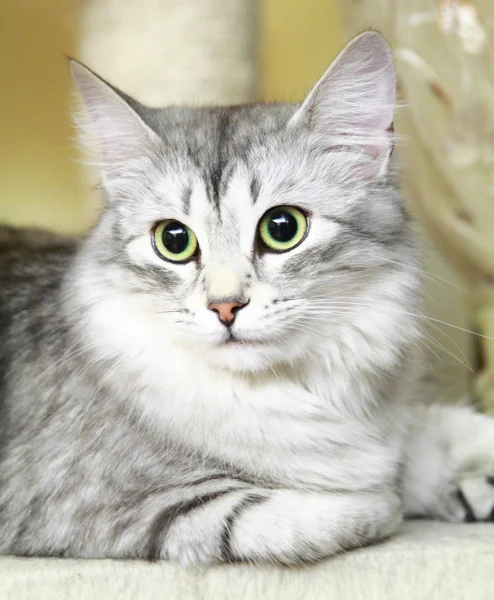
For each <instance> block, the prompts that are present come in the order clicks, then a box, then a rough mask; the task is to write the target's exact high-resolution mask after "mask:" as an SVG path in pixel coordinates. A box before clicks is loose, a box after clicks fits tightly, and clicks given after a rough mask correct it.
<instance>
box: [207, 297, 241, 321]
mask: <svg viewBox="0 0 494 600" xmlns="http://www.w3.org/2000/svg"><path fill="white" fill-rule="evenodd" d="M243 306H245V304H242V303H241V302H214V303H213V304H209V305H208V308H209V310H212V311H214V312H215V313H218V318H219V320H220V321H221V322H222V323H223V325H226V326H227V327H228V326H229V325H231V324H232V323H233V321H235V313H236V312H237V311H239V310H240V309H241V308H242V307H243Z"/></svg>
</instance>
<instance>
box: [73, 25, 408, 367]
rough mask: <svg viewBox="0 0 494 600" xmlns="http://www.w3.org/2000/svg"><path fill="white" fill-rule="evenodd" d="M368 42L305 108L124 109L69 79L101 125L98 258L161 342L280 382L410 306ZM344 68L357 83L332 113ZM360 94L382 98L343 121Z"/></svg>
mask: <svg viewBox="0 0 494 600" xmlns="http://www.w3.org/2000/svg"><path fill="white" fill-rule="evenodd" d="M369 35H370V38H369ZM369 35H368V36H364V38H360V39H361V40H362V41H360V42H358V41H357V43H355V42H354V46H353V49H352V48H350V50H347V51H346V53H345V54H344V55H343V56H342V58H340V61H339V62H338V63H337V66H336V67H334V68H333V70H332V71H331V72H330V73H328V74H326V75H325V76H324V77H323V79H322V80H321V82H319V84H318V86H316V88H315V90H314V92H312V94H311V95H310V96H309V98H308V99H307V101H306V102H305V103H304V105H303V106H302V107H301V108H299V109H297V108H296V107H290V106H252V107H236V108H228V109H195V110H194V109H163V110H159V111H156V110H150V109H146V108H143V107H140V106H137V105H136V104H135V103H132V101H131V104H133V108H132V109H131V108H129V106H128V104H124V101H123V100H122V99H120V98H119V97H118V96H116V95H115V94H114V92H113V91H111V90H109V89H108V88H106V87H104V84H102V83H101V82H99V81H98V80H97V79H96V78H94V77H93V76H92V75H89V74H88V73H87V72H83V71H80V67H79V71H78V72H77V73H76V76H77V78H78V79H79V80H80V81H79V83H80V87H81V88H82V91H83V95H84V96H85V98H86V101H87V103H88V105H89V109H90V113H91V114H92V116H93V119H94V122H95V123H96V129H97V128H98V125H99V126H100V127H102V128H104V127H106V130H103V131H101V130H100V131H99V132H98V131H97V134H98V135H99V137H100V141H102V143H103V155H104V158H105V167H104V170H103V180H104V184H105V188H106V191H107V194H108V207H107V209H106V211H105V213H104V214H103V217H102V219H101V222H100V224H99V226H98V227H97V228H96V230H95V232H94V236H93V240H92V247H93V248H94V256H96V257H97V258H98V263H99V265H100V268H101V269H102V270H105V279H106V280H110V281H111V282H112V285H114V286H115V289H118V293H120V294H126V295H128V296H129V297H132V296H134V297H138V298H139V302H140V306H142V310H143V311H145V312H146V315H147V317H146V318H148V319H149V320H150V321H152V323H153V327H154V328H155V332H156V336H157V337H158V338H159V337H160V336H161V337H162V338H165V337H166V338H171V339H173V341H174V343H176V344H180V345H182V346H185V347H188V348H190V349H191V350H193V351H195V352H197V351H198V352H200V353H201V354H203V355H204V356H206V357H207V359H208V360H209V361H211V362H212V363H214V364H215V365H217V366H220V367H223V368H228V369H232V370H247V371H251V370H252V371H257V370H262V369H266V368H268V369H269V368H276V366H277V365H279V364H280V363H286V362H291V361H294V360H296V359H297V358H298V357H300V356H303V355H307V354H310V352H311V351H312V350H313V349H314V347H316V346H317V345H318V344H319V343H323V342H324V340H326V339H327V338H328V336H332V335H333V336H334V335H338V332H340V331H342V328H343V327H352V326H353V325H354V324H356V323H357V321H358V320H359V319H362V316H363V315H365V314H366V313H368V312H369V311H370V310H371V308H373V307H372V304H373V303H375V302H376V301H378V299H382V300H383V301H384V300H385V299H386V298H387V297H389V295H390V294H391V295H396V296H397V297H399V296H400V294H403V295H404V294H406V293H408V292H409V290H410V285H411V282H410V280H408V279H406V278H405V279H406V281H405V280H404V279H403V276H401V277H399V276H397V265H396V262H400V263H405V264H406V263H409V262H410V260H412V259H413V250H412V249H411V246H410V236H409V231H408V226H407V222H406V218H405V215H404V213H403V210H402V207H401V202H400V198H399V196H398V195H397V193H396V192H395V191H394V188H393V182H392V181H391V178H390V175H389V173H388V171H389V164H388V162H389V154H390V144H391V142H392V140H391V135H390V133H389V127H390V125H391V122H392V104H393V102H394V77H393V70H392V66H391V67H390V62H389V61H390V59H389V54H388V52H387V49H386V47H385V46H384V45H383V42H382V40H381V39H380V38H378V37H377V36H375V35H374V34H369ZM338 65H341V66H338ZM351 66H353V67H357V70H358V69H360V70H361V72H360V76H357V75H358V74H357V75H355V73H352V84H351V87H350V88H349V95H350V96H352V97H351V98H349V99H348V100H345V101H344V102H343V103H342V105H341V106H338V99H341V98H342V97H343V95H344V92H345V89H347V88H348V86H349V85H350V84H348V83H347V82H346V79H345V80H344V83H345V84H346V86H347V88H345V85H342V83H341V81H339V80H340V79H341V78H342V77H343V76H345V78H346V77H347V75H345V73H346V70H348V69H349V68H350V67H351ZM341 70H343V75H342V74H341V73H340V71H341ZM374 71H379V72H380V73H381V77H382V78H383V81H382V82H381V83H379V82H376V81H372V80H371V78H370V77H369V73H373V72H374ZM383 74H384V75H383ZM359 84H360V85H361V87H362V90H361V92H360V94H361V96H362V101H364V100H365V103H367V105H368V102H369V94H370V91H369V89H368V88H369V86H371V87H372V89H373V90H374V93H375V94H376V95H377V96H378V99H379V103H378V102H377V101H376V102H375V106H374V108H373V107H372V106H366V107H365V106H364V108H366V110H368V112H369V114H367V115H364V114H363V112H362V111H363V110H364V108H363V107H362V106H360V105H359V106H358V111H356V113H355V115H354V114H353V113H352V110H353V111H355V110H356V109H355V106H353V104H355V98H354V96H355V94H356V93H358V85H359ZM338 86H339V87H338ZM326 88H329V91H327V89H326ZM374 88H375V89H374ZM328 96H329V98H328ZM328 102H329V105H328V106H326V104H327V103H328ZM325 103H326V104H325ZM134 110H137V111H138V113H139V115H140V117H139V116H137V115H136V113H135V112H134ZM328 111H329V113H328ZM373 111H374V112H375V113H376V114H374V112H373ZM386 111H387V114H386ZM110 114H111V115H112V119H114V121H115V122H113V123H111V119H109V118H108V117H109V115H110ZM141 119H142V120H141ZM348 127H351V128H352V130H351V131H350V132H348ZM108 128H110V129H108ZM112 128H113V129H112ZM376 325H377V326H378V324H376Z"/></svg>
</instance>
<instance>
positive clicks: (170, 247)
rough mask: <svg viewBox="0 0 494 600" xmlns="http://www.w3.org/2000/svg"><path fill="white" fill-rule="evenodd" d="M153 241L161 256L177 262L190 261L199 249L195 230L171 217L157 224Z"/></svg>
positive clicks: (153, 233) (157, 252) (153, 232)
mask: <svg viewBox="0 0 494 600" xmlns="http://www.w3.org/2000/svg"><path fill="white" fill-rule="evenodd" d="M152 243H153V248H154V251H155V252H156V254H157V255H158V256H159V257H160V258H164V259H165V260H169V261H171V262H175V263H185V262H188V261H189V260H191V259H192V258H193V257H194V256H195V255H196V253H197V249H198V244H197V238H196V236H195V235H194V232H193V231H192V230H191V229H189V228H188V227H187V225H184V224H183V223H179V222H178V221H173V220H171V219H168V220H167V221H162V222H161V223H158V225H156V227H155V228H154V230H153V231H152Z"/></svg>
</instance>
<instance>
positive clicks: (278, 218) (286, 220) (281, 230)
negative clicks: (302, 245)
mask: <svg viewBox="0 0 494 600" xmlns="http://www.w3.org/2000/svg"><path fill="white" fill-rule="evenodd" d="M297 229H298V224H297V220H296V219H295V217H294V216H293V215H292V214H291V213H289V212H284V211H283V212H276V213H273V214H272V215H271V217H270V218H269V221H268V231H269V235H270V236H271V237H272V238H273V240H276V241H277V242H289V241H290V240H291V239H293V238H294V237H295V235H296V233H297Z"/></svg>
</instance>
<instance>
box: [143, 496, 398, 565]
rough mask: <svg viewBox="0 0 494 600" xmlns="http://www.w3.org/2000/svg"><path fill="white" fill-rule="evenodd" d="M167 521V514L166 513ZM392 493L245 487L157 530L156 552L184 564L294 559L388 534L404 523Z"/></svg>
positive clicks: (292, 561) (317, 556)
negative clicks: (322, 491) (247, 488)
mask: <svg viewBox="0 0 494 600" xmlns="http://www.w3.org/2000/svg"><path fill="white" fill-rule="evenodd" d="M163 514H164V520H165V521H167V522H168V521H169V519H168V516H167V515H169V512H166V511H165V512H164V513H163ZM401 518H402V509H401V502H400V500H399V498H398V496H397V495H395V494H394V493H391V492H388V493H385V492H383V493H351V494H349V493H340V494H337V493H317V492H302V491H295V490H245V491H239V492H232V493H230V494H227V495H224V496H220V497H217V498H215V499H212V500H210V501H205V502H204V503H202V504H201V505H200V506H195V507H194V509H193V510H189V511H187V512H185V513H184V514H178V516H177V517H176V518H175V519H174V520H173V521H172V522H171V524H168V525H167V527H166V531H165V530H163V528H162V523H161V520H160V518H158V520H157V523H156V532H157V537H156V540H155V544H154V545H155V548H156V550H158V549H159V551H158V555H159V557H161V558H167V559H170V560H177V561H180V562H181V563H184V564H199V563H212V562H222V561H223V562H225V561H226V562H232V561H250V562H255V563H263V562H275V563H280V564H285V565H296V564H300V563H303V562H315V561H318V560H321V559H323V558H327V557H329V556H332V555H334V554H336V553H338V552H341V551H343V550H349V549H352V548H357V547H361V546H364V545H368V544H371V543H374V542H378V541H379V540H382V539H383V538H386V537H388V536H389V535H391V534H392V533H393V532H394V531H395V530H396V528H397V526H398V525H399V523H400V522H401Z"/></svg>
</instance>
